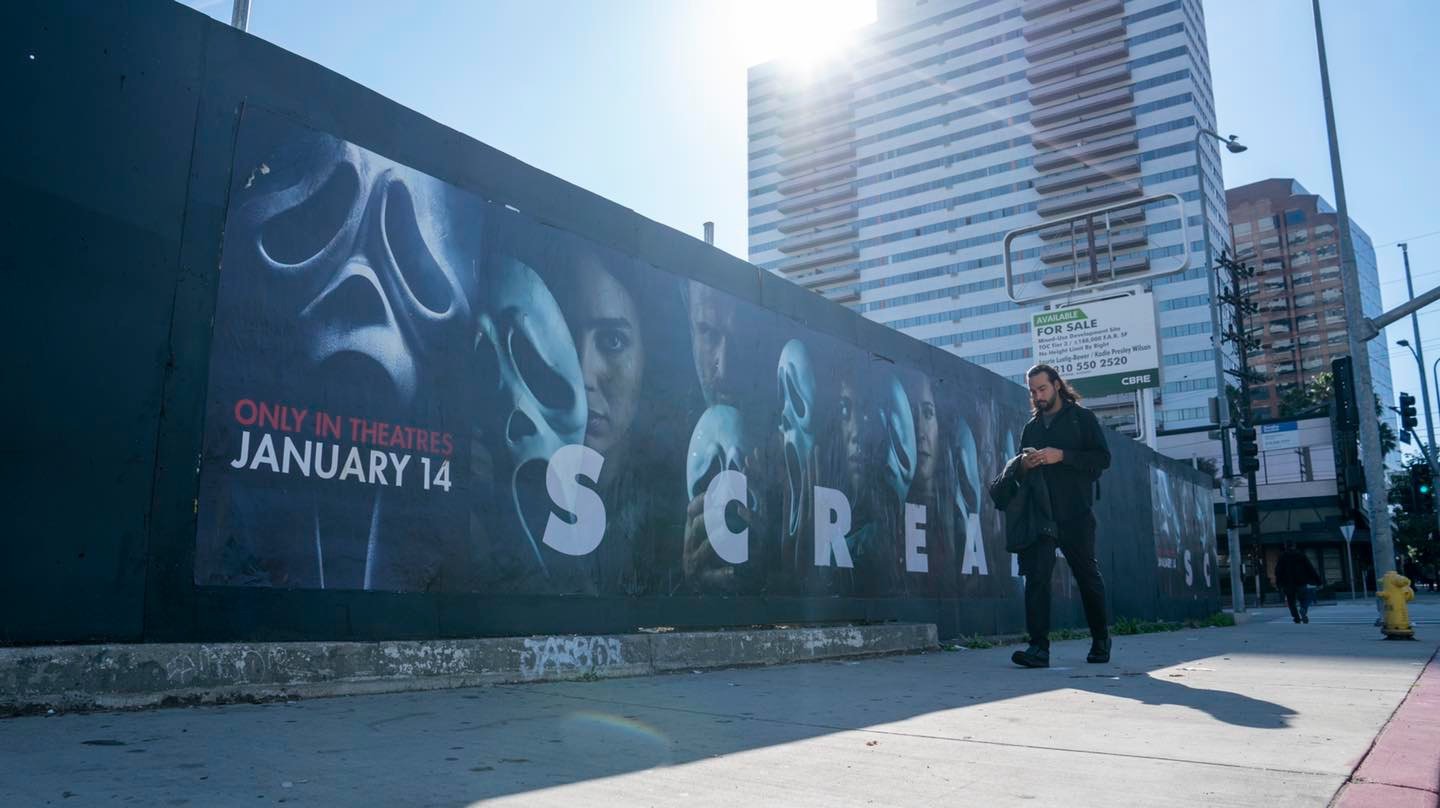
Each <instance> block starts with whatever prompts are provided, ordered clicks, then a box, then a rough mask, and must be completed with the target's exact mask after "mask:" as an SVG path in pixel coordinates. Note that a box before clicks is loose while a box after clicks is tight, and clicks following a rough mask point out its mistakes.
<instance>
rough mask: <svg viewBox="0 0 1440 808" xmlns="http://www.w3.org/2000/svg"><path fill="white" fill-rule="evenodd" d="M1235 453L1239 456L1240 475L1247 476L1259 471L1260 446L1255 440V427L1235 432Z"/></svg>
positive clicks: (1246, 427) (1242, 428)
mask: <svg viewBox="0 0 1440 808" xmlns="http://www.w3.org/2000/svg"><path fill="white" fill-rule="evenodd" d="M1235 445H1236V452H1237V454H1239V455H1240V473H1241V474H1249V473H1250V472H1252V471H1259V470H1260V445H1259V444H1258V443H1257V442H1256V439H1255V427H1253V426H1244V427H1240V428H1239V429H1236V430H1235Z"/></svg>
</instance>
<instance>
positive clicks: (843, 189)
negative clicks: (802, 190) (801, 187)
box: [775, 182, 855, 214]
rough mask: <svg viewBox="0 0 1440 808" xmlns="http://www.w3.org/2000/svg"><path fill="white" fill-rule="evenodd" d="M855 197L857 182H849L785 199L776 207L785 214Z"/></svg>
mask: <svg viewBox="0 0 1440 808" xmlns="http://www.w3.org/2000/svg"><path fill="white" fill-rule="evenodd" d="M854 197H855V183H853V182H847V183H843V184H841V185H836V186H834V187H831V188H821V189H820V190H818V191H813V192H811V193H808V194H806V195H804V196H796V197H791V198H789V199H785V200H783V201H781V202H780V203H778V204H777V205H776V206H775V209H776V210H778V211H780V212H781V213H783V214H790V213H794V212H795V211H801V210H806V209H808V208H818V207H820V206H821V205H824V204H826V203H827V202H839V201H840V200H842V199H853V198H854Z"/></svg>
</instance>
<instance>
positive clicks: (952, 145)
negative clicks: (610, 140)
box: [749, 0, 1230, 431]
mask: <svg viewBox="0 0 1440 808" xmlns="http://www.w3.org/2000/svg"><path fill="white" fill-rule="evenodd" d="M1214 115H1215V113H1214V105H1213V102H1212V91H1211V86H1210V68H1209V59H1208V55H1207V51H1206V44H1205V26H1204V17H1203V11H1202V9H1201V7H1200V3H1199V2H1198V0H1129V1H1128V2H1126V1H1125V0H1060V1H1057V0H1025V1H1024V2H1021V0H958V1H957V0H881V2H880V3H879V8H878V19H877V21H876V22H875V23H873V24H872V25H870V26H869V27H868V28H867V29H866V30H864V31H862V32H861V33H860V34H859V36H858V41H857V44H856V45H855V47H854V48H853V49H850V50H849V51H847V53H846V54H845V55H844V56H843V57H842V58H840V59H837V60H835V61H833V62H831V63H830V64H828V65H827V66H825V67H823V68H820V69H818V70H816V71H814V72H811V73H809V74H803V75H802V74H798V73H796V72H793V71H789V70H787V69H786V68H785V67H784V66H783V65H782V64H780V63H767V64H763V65H759V66H756V67H754V68H752V69H751V71H750V75H749V224H750V260H751V261H752V262H754V263H756V264H758V265H760V266H762V267H764V268H766V269H768V270H770V271H772V272H775V273H777V274H780V275H782V276H784V277H786V278H789V279H791V280H793V281H794V282H795V283H798V284H800V285H802V286H805V287H807V288H810V289H813V290H815V291H816V292H818V293H820V294H822V295H824V296H825V297H828V298H830V299H832V300H835V301H837V302H839V303H842V304H844V305H847V306H849V307H851V308H853V309H855V310H856V311H858V312H860V313H862V314H864V315H865V316H866V317H868V318H870V319H872V320H876V321H878V322H881V323H884V324H886V325H890V326H892V327H894V328H897V329H900V330H902V331H905V332H906V333H908V334H911V335H912V336H915V337H917V338H919V339H923V340H926V341H928V342H930V343H932V344H935V345H939V346H942V347H944V348H945V349H946V350H949V351H950V352H952V353H954V354H957V355H959V356H961V357H963V358H965V359H968V360H970V361H972V362H975V363H977V364H980V365H983V366H985V367H987V368H989V369H991V370H993V371H995V372H997V373H999V374H1001V375H1004V376H1007V377H1009V378H1012V379H1014V380H1015V381H1017V382H1022V383H1023V373H1024V371H1025V369H1026V368H1027V367H1028V366H1029V365H1030V364H1031V363H1032V361H1033V357H1032V356H1031V348H1030V345H1031V340H1030V334H1029V316H1030V314H1032V313H1033V311H1034V310H1035V307H1034V306H1020V305H1016V304H1014V303H1012V302H1010V299H1009V297H1008V296H1007V294H1006V289H1005V277H1004V276H1005V273H1004V267H1003V261H1002V259H1001V242H1002V240H1003V239H1004V237H1005V234H1006V233H1007V232H1009V231H1011V230H1014V229H1016V228H1020V227H1024V226H1027V225H1034V224H1039V223H1043V222H1045V221H1049V220H1057V221H1058V220H1060V219H1063V218H1064V217H1065V216H1069V215H1073V214H1074V213H1077V212H1080V211H1084V210H1089V209H1093V208H1096V207H1101V206H1104V205H1110V204H1117V203H1123V202H1125V201H1127V200H1132V199H1134V200H1138V199H1140V198H1141V197H1148V196H1154V195H1156V194H1161V193H1175V194H1178V195H1179V196H1180V197H1181V198H1183V199H1184V202H1185V210H1186V219H1187V221H1188V224H1189V230H1188V233H1189V238H1190V241H1191V243H1190V244H1188V245H1186V244H1183V243H1182V241H1183V238H1182V236H1181V230H1180V227H1179V224H1180V222H1179V220H1178V218H1177V217H1176V216H1174V211H1173V206H1172V208H1171V210H1170V215H1169V216H1168V217H1167V216H1161V215H1157V214H1156V213H1155V212H1154V211H1153V210H1152V211H1149V212H1147V211H1146V210H1144V209H1140V208H1136V209H1135V210H1134V212H1133V216H1132V217H1130V218H1129V219H1126V220H1124V225H1125V226H1124V227H1123V228H1120V229H1115V230H1112V231H1110V233H1109V234H1108V236H1107V238H1108V239H1109V242H1110V243H1109V244H1103V245H1101V246H1102V247H1104V248H1105V249H1106V252H1107V254H1113V256H1114V257H1113V259H1107V260H1113V261H1114V262H1115V269H1116V270H1117V272H1136V273H1140V272H1143V271H1144V270H1145V269H1146V268H1147V267H1150V266H1152V265H1156V262H1160V261H1162V260H1173V259H1175V258H1176V257H1177V256H1181V255H1182V254H1183V253H1184V252H1185V251H1186V250H1187V249H1188V250H1189V253H1190V256H1191V260H1192V262H1193V266H1192V268H1191V269H1189V270H1187V271H1186V272H1184V273H1181V274H1177V275H1172V276H1170V277H1168V278H1164V279H1161V280H1158V281H1155V282H1154V288H1153V291H1154V292H1155V297H1156V299H1157V317H1158V327H1159V331H1160V339H1161V343H1160V348H1161V351H1160V352H1161V356H1162V363H1163V364H1162V379H1161V381H1162V386H1161V387H1160V388H1159V389H1158V390H1157V391H1154V393H1153V395H1154V396H1155V399H1154V406H1155V416H1154V418H1153V419H1152V420H1151V421H1150V427H1151V429H1146V430H1143V431H1152V430H1153V427H1155V426H1159V427H1161V428H1166V427H1169V428H1175V427H1189V426H1196V425H1200V424H1204V423H1207V422H1209V419H1210V409H1209V405H1210V399H1211V398H1212V397H1213V396H1214V395H1215V392H1216V391H1215V374H1214V355H1213V353H1212V347H1211V333H1210V332H1211V327H1210V310H1209V294H1208V286H1207V282H1206V278H1205V274H1204V271H1203V269H1202V267H1201V265H1202V264H1203V259H1202V257H1201V256H1202V255H1203V248H1202V241H1201V239H1202V236H1201V231H1200V228H1199V225H1200V209H1199V198H1200V197H1199V195H1200V193H1201V190H1202V189H1203V190H1204V192H1205V193H1206V194H1207V195H1208V206H1209V209H1208V214H1209V217H1210V222H1209V226H1210V227H1211V233H1212V236H1211V237H1212V239H1213V241H1214V249H1215V252H1216V254H1218V253H1219V250H1220V249H1222V248H1224V247H1227V246H1228V245H1229V243H1230V231H1229V226H1228V223H1227V221H1226V206H1225V197H1224V194H1223V192H1222V189H1223V188H1224V183H1223V181H1222V179H1221V175H1220V163H1219V155H1218V152H1217V149H1218V144H1217V143H1216V142H1215V141H1214V140H1213V139H1210V138H1206V139H1205V141H1204V142H1203V143H1202V144H1201V149H1202V160H1203V164H1204V174H1203V176H1201V175H1198V174H1197V170H1196V160H1195V146H1194V143H1195V136H1196V132H1197V127H1205V128H1208V129H1214V127H1215V120H1214ZM1074 246H1075V245H1072V244H1069V243H1068V242H1066V241H1064V239H1057V240H1056V241H1055V242H1054V243H1053V244H1050V245H1048V246H1046V247H1045V248H1044V250H1043V251H1042V254H1041V257H1040V259H1039V260H1043V261H1044V262H1046V266H1047V267H1049V268H1050V269H1049V270H1046V271H1047V272H1048V271H1050V270H1053V272H1054V273H1055V274H1057V275H1059V274H1064V273H1065V270H1066V269H1067V262H1073V261H1074V257H1075V254H1076V250H1075V249H1074ZM1052 259H1053V261H1052ZM1051 264H1053V266H1051ZM1133 401H1134V398H1133V396H1132V397H1130V398H1128V399H1126V400H1125V401H1115V402H1110V403H1111V404H1113V405H1115V406H1112V407H1110V408H1108V409H1107V408H1102V413H1103V414H1106V415H1107V416H1108V417H1107V420H1109V421H1110V422H1111V424H1112V425H1113V426H1116V427H1118V428H1121V429H1127V428H1129V429H1131V430H1134V429H1135V428H1136V427H1135V418H1136V415H1137V413H1136V408H1135V407H1134V406H1133V404H1130V403H1129V402H1133ZM1097 403H1100V404H1104V403H1105V402H1097Z"/></svg>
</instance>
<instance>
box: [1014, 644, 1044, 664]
mask: <svg viewBox="0 0 1440 808" xmlns="http://www.w3.org/2000/svg"><path fill="white" fill-rule="evenodd" d="M1010 661H1011V662H1014V663H1015V664H1016V665H1019V666H1020V667H1022V668H1048V667H1050V649H1048V648H1041V647H1040V646H1038V645H1031V646H1030V647H1029V648H1026V649H1025V650H1024V651H1016V652H1015V653H1013V654H1011V655H1010Z"/></svg>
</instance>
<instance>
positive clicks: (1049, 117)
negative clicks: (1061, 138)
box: [1030, 87, 1135, 129]
mask: <svg viewBox="0 0 1440 808" xmlns="http://www.w3.org/2000/svg"><path fill="white" fill-rule="evenodd" d="M1134 100H1135V93H1134V92H1133V91H1132V90H1131V89H1130V88H1129V87H1117V88H1115V89H1113V90H1104V91H1102V92H1098V93H1095V94H1093V95H1087V96H1083V97H1080V98H1076V99H1074V100H1072V101H1062V102H1061V103H1059V104H1055V105H1052V106H1048V107H1043V108H1041V109H1037V110H1035V111H1034V112H1032V113H1030V123H1031V125H1033V126H1035V127H1036V128H1037V129H1038V128H1042V127H1046V126H1054V125H1055V124H1059V123H1063V122H1065V121H1068V120H1071V119H1074V118H1080V117H1083V116H1086V115H1098V114H1099V113H1102V112H1109V111H1111V110H1113V109H1115V108H1116V107H1123V106H1127V105H1129V104H1131V103H1133V102H1134Z"/></svg>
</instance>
